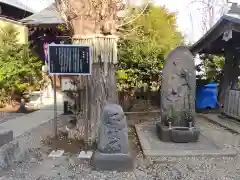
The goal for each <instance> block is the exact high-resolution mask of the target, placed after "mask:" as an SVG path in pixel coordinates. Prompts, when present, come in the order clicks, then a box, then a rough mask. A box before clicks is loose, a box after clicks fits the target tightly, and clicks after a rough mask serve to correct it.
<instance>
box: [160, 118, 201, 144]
mask: <svg viewBox="0 0 240 180" xmlns="http://www.w3.org/2000/svg"><path fill="white" fill-rule="evenodd" d="M156 129H157V135H158V138H159V139H160V140H161V141H163V142H176V143H189V142H197V141H198V139H199V135H200V130H199V129H197V128H195V127H194V128H192V129H189V128H188V127H173V128H172V129H169V128H168V127H167V126H164V125H162V124H161V123H160V122H159V123H157V124H156Z"/></svg>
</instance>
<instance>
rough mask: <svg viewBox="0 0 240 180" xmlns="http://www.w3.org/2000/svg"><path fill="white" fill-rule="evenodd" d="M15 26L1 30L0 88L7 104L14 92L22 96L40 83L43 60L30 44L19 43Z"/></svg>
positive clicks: (2, 97)
mask: <svg viewBox="0 0 240 180" xmlns="http://www.w3.org/2000/svg"><path fill="white" fill-rule="evenodd" d="M17 36H18V32H17V31H16V29H14V27H13V26H6V27H5V28H2V29H1V30H0V89H1V93H2V94H1V97H0V98H1V99H0V102H1V104H2V105H3V104H6V103H7V102H8V101H9V100H10V99H11V96H12V95H13V94H14V93H18V94H19V95H20V96H21V95H22V94H23V93H24V92H25V91H28V90H29V89H30V88H33V87H34V86H37V85H38V82H39V81H40V80H41V79H42V77H41V68H40V67H41V64H42V63H41V61H40V60H39V59H37V58H36V57H34V56H33V55H32V52H31V50H30V48H29V46H28V45H25V44H19V43H18V41H17Z"/></svg>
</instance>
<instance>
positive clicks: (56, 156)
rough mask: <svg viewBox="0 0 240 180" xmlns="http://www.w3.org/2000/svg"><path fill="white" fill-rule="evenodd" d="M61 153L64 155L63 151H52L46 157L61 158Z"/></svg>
mask: <svg viewBox="0 0 240 180" xmlns="http://www.w3.org/2000/svg"><path fill="white" fill-rule="evenodd" d="M63 153H64V150H57V151H55V150H53V151H52V152H51V153H50V154H49V155H48V157H52V158H58V157H62V155H63Z"/></svg>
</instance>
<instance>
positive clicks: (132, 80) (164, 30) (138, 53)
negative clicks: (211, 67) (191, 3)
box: [117, 5, 183, 91]
mask: <svg viewBox="0 0 240 180" xmlns="http://www.w3.org/2000/svg"><path fill="white" fill-rule="evenodd" d="M133 11H134V13H135V11H140V10H139V8H134V9H133ZM182 42H183V37H182V36H181V34H180V33H179V31H178V30H177V25H176V15H175V14H174V13H170V12H168V10H167V9H166V8H165V7H161V6H155V5H150V6H149V7H148V9H147V10H146V11H145V12H144V14H143V15H142V16H140V18H138V19H137V20H136V21H134V22H133V23H131V24H128V25H126V26H125V27H124V28H123V36H122V38H121V39H120V41H119V46H118V48H119V64H118V68H119V70H118V72H117V85H118V89H119V90H126V91H129V90H130V89H132V88H136V87H137V88H139V87H144V86H148V87H151V89H152V90H157V89H158V88H159V87H160V85H161V84H160V79H161V70H162V68H163V65H164V59H165V57H166V56H167V54H168V53H169V52H170V51H171V50H172V49H173V48H175V47H176V46H177V45H179V44H181V43H182Z"/></svg>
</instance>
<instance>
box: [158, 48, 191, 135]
mask: <svg viewBox="0 0 240 180" xmlns="http://www.w3.org/2000/svg"><path fill="white" fill-rule="evenodd" d="M162 76H163V79H162V87H161V103H160V104H161V110H162V112H161V123H158V124H157V130H159V129H158V128H160V126H161V127H164V126H165V127H166V126H167V127H168V129H171V131H169V135H168V136H172V132H173V131H174V130H173V129H174V128H172V127H175V128H176V127H177V128H178V131H180V130H179V128H180V129H181V130H182V132H183V130H184V128H185V129H186V130H188V128H189V127H190V126H191V128H193V127H194V126H195V121H194V118H195V89H196V70H195V64H194V59H193V55H192V54H191V52H190V51H189V50H188V49H187V48H186V47H184V46H179V47H177V48H176V49H174V50H173V51H172V52H171V53H170V54H169V56H168V58H167V59H166V61H165V65H164V68H163V72H162ZM169 127H170V128H169ZM160 129H161V128H160ZM191 130H193V129H191ZM194 130H195V129H194ZM161 132H162V131H161ZM184 132H186V131H184ZM185 134H186V133H185ZM169 138H170V137H169ZM160 139H161V138H160ZM170 139H171V138H170ZM170 139H168V140H170Z"/></svg>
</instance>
